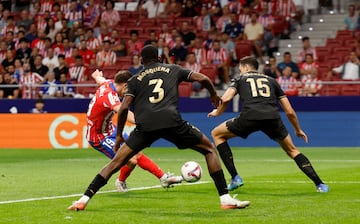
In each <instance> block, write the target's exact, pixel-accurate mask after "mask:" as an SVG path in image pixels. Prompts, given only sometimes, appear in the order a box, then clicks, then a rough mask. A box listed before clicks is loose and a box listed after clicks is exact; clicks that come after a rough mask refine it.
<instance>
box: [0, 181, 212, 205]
mask: <svg viewBox="0 0 360 224" xmlns="http://www.w3.org/2000/svg"><path fill="white" fill-rule="evenodd" d="M207 183H210V181H198V182H196V183H185V184H180V185H184V186H185V185H196V184H207ZM155 188H162V186H161V185H154V186H147V187H135V188H129V191H141V190H148V189H155ZM114 192H117V191H116V190H109V191H99V192H97V194H107V193H114ZM82 195H83V194H69V195H59V196H49V197H39V198H26V199H19V200H9V201H0V205H2V204H13V203H21V202H29V201H44V200H54V199H60V198H72V197H80V196H82Z"/></svg>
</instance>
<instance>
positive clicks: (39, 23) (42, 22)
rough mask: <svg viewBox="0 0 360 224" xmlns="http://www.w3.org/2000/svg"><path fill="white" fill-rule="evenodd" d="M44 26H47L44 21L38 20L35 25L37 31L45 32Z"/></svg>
mask: <svg viewBox="0 0 360 224" xmlns="http://www.w3.org/2000/svg"><path fill="white" fill-rule="evenodd" d="M46 26H47V23H46V21H45V20H44V19H39V20H38V21H37V23H36V27H37V29H38V30H42V31H45V29H46Z"/></svg>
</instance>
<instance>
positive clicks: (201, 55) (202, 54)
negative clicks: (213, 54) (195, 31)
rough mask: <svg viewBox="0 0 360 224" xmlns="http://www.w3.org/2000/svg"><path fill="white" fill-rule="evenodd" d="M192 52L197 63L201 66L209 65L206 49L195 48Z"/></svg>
mask: <svg viewBox="0 0 360 224" xmlns="http://www.w3.org/2000/svg"><path fill="white" fill-rule="evenodd" d="M191 52H194V54H195V57H196V62H197V63H199V64H201V65H206V64H207V52H206V49H204V48H193V49H192V50H191Z"/></svg>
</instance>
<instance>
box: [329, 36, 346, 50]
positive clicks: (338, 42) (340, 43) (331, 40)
mask: <svg viewBox="0 0 360 224" xmlns="http://www.w3.org/2000/svg"><path fill="white" fill-rule="evenodd" d="M342 46H343V41H342V40H337V39H334V38H328V39H327V40H326V47H330V48H333V47H342Z"/></svg>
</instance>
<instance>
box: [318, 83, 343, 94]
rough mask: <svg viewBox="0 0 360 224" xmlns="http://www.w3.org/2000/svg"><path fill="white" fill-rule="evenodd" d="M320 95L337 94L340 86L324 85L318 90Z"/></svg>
mask: <svg viewBox="0 0 360 224" xmlns="http://www.w3.org/2000/svg"><path fill="white" fill-rule="evenodd" d="M320 95H321V96H339V95H340V88H339V87H338V86H335V85H324V86H323V87H322V88H321V90H320Z"/></svg>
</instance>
